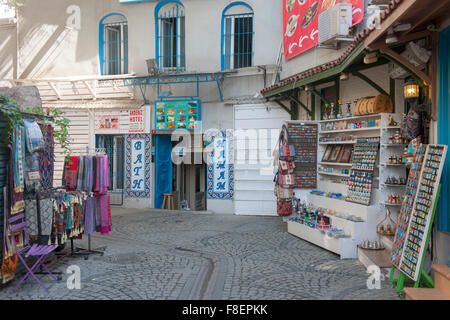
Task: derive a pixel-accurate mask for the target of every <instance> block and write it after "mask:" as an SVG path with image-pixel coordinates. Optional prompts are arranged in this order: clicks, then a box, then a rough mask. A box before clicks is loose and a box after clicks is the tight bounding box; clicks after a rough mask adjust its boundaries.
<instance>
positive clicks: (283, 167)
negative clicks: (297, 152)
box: [278, 160, 295, 174]
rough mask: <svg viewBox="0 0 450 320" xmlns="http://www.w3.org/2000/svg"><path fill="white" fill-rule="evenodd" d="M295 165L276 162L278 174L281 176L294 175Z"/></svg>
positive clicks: (286, 162)
mask: <svg viewBox="0 0 450 320" xmlns="http://www.w3.org/2000/svg"><path fill="white" fill-rule="evenodd" d="M294 169H295V163H294V162H293V161H284V160H278V172H280V173H282V174H290V173H294Z"/></svg>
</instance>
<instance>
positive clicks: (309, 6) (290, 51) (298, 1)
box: [283, 0, 364, 60]
mask: <svg viewBox="0 0 450 320" xmlns="http://www.w3.org/2000/svg"><path fill="white" fill-rule="evenodd" d="M336 3H351V4H352V5H353V25H355V24H358V23H361V22H362V21H363V18H364V0H284V5H283V35H284V36H283V38H284V56H285V57H286V60H289V59H291V58H293V57H295V56H297V55H299V54H301V53H302V52H305V51H307V50H309V49H311V48H313V47H315V46H317V45H318V44H319V37H318V33H319V30H318V29H319V28H318V27H319V14H321V13H322V12H323V11H326V10H328V9H330V8H331V7H333V6H334V5H335V4H336Z"/></svg>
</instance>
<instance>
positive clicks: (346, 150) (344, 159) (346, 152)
mask: <svg viewBox="0 0 450 320" xmlns="http://www.w3.org/2000/svg"><path fill="white" fill-rule="evenodd" d="M352 150H353V146H352V145H346V146H344V147H343V148H342V151H341V154H340V156H339V162H341V163H349V162H350V161H351V158H352Z"/></svg>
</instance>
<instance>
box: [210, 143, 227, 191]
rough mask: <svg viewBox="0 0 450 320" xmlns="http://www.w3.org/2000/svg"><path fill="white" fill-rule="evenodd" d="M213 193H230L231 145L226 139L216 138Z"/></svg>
mask: <svg viewBox="0 0 450 320" xmlns="http://www.w3.org/2000/svg"><path fill="white" fill-rule="evenodd" d="M213 160H214V162H213V165H214V171H213V172H214V174H213V191H214V193H228V192H229V191H230V186H229V181H228V176H229V164H230V163H229V162H230V161H229V143H228V140H227V139H226V138H222V137H215V139H214V151H213Z"/></svg>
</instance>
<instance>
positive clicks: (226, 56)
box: [221, 1, 255, 70]
mask: <svg viewBox="0 0 450 320" xmlns="http://www.w3.org/2000/svg"><path fill="white" fill-rule="evenodd" d="M254 34H255V33H254V29H253V9H252V8H251V7H250V6H249V5H248V4H246V3H244V2H241V1H239V2H233V3H231V4H230V5H228V6H227V7H226V8H225V10H224V11H223V14H222V46H221V48H222V57H221V65H222V70H230V69H238V68H245V67H250V66H252V65H253V37H254Z"/></svg>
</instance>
